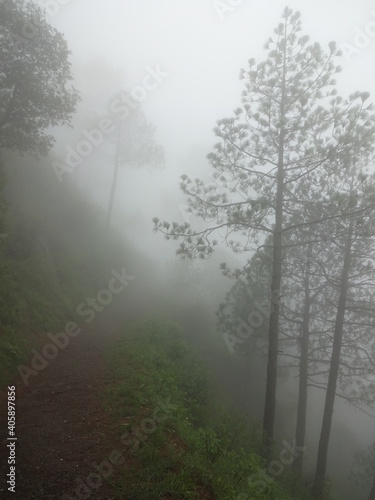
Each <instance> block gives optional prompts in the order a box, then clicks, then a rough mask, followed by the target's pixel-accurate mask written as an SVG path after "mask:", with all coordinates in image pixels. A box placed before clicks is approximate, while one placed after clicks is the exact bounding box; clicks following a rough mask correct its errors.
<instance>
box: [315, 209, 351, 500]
mask: <svg viewBox="0 0 375 500" xmlns="http://www.w3.org/2000/svg"><path fill="white" fill-rule="evenodd" d="M353 226H354V218H353V217H351V219H350V222H349V229H348V236H347V240H346V244H345V254H344V264H343V269H342V274H341V286H340V296H339V301H338V307H337V314H336V322H335V330H334V337H333V346H332V357H331V363H330V370H329V377H328V385H327V392H326V400H325V406H324V413H323V422H322V429H321V433H320V441H319V448H318V458H317V463H316V471H315V478H314V484H313V488H312V494H313V497H314V498H315V499H316V500H321V499H322V498H323V493H324V480H325V476H326V469H327V454H328V444H329V438H330V433H331V424H332V415H333V407H334V402H335V396H336V386H337V377H338V372H339V364H340V355H341V346H342V334H343V326H344V319H345V308H346V297H347V293H348V281H349V270H350V260H351V248H352V238H353Z"/></svg>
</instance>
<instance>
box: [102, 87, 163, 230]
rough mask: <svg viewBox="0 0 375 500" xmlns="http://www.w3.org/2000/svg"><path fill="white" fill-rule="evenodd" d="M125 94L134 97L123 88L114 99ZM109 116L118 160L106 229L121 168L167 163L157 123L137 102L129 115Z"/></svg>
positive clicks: (115, 167) (112, 114) (108, 226)
mask: <svg viewBox="0 0 375 500" xmlns="http://www.w3.org/2000/svg"><path fill="white" fill-rule="evenodd" d="M124 98H125V99H127V100H129V99H130V98H131V97H130V96H129V95H128V94H126V93H124V92H122V93H120V94H119V95H118V96H117V97H115V98H114V99H118V100H119V102H121V100H123V99H124ZM114 99H112V100H111V103H113V102H114ZM111 103H110V107H111ZM134 104H136V103H134ZM108 116H111V119H112V123H113V129H114V132H113V134H112V136H111V137H112V139H113V141H114V143H115V161H114V169H113V177H112V184H111V192H110V196H109V204H108V210H107V217H106V230H107V231H108V230H109V228H110V224H111V217H112V211H113V205H114V199H115V192H116V186H117V179H118V174H119V171H120V168H121V167H123V166H125V165H126V166H133V167H143V166H147V165H153V166H157V167H162V166H164V163H165V157H164V149H163V147H162V146H160V145H158V144H156V142H155V126H154V125H152V124H151V123H150V122H148V121H147V119H146V116H145V114H144V113H143V111H142V110H141V109H140V108H139V105H137V106H134V107H133V109H132V111H131V112H130V113H129V116H127V117H126V118H121V117H120V116H118V115H117V116H116V115H115V114H114V113H113V112H112V113H111V114H110V115H108Z"/></svg>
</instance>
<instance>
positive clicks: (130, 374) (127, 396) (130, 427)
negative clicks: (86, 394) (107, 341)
mask: <svg viewBox="0 0 375 500" xmlns="http://www.w3.org/2000/svg"><path fill="white" fill-rule="evenodd" d="M107 366H108V380H107V391H106V394H105V401H106V404H107V405H108V407H109V408H110V410H111V411H112V413H113V415H114V419H115V420H116V422H117V428H118V435H119V449H120V450H121V452H122V453H123V454H124V456H125V457H126V467H122V473H121V477H120V479H119V481H118V482H117V484H116V486H117V489H118V492H119V498H128V499H131V500H138V499H139V500H141V499H142V500H143V499H145V498H147V499H149V500H152V499H155V500H156V499H160V498H164V499H169V498H170V499H172V498H173V499H177V498H181V499H191V500H193V499H202V498H207V499H222V500H226V499H236V500H240V499H241V500H245V499H254V500H255V499H256V500H263V499H264V500H266V499H267V500H271V499H273V500H276V499H278V500H291V499H295V500H297V499H301V498H302V497H303V495H302V494H301V491H295V492H294V495H291V493H290V491H291V488H290V487H288V481H289V480H290V477H289V473H290V471H289V472H288V470H287V468H286V469H285V471H284V473H283V474H282V476H280V478H279V479H278V480H277V481H272V479H271V477H270V476H265V475H264V474H265V470H266V464H264V463H263V462H262V459H261V458H260V456H259V455H258V454H257V453H256V451H255V450H256V449H257V446H258V445H259V436H258V433H257V432H256V431H254V430H252V431H250V430H249V429H248V428H247V426H245V425H244V422H241V420H240V419H239V418H237V417H236V416H235V415H229V414H228V413H227V412H226V411H225V410H222V409H220V408H214V407H212V405H211V404H210V401H212V399H211V397H210V394H208V393H207V374H206V373H205V370H204V365H203V362H202V361H201V360H199V358H198V357H197V355H195V354H194V353H193V352H192V351H191V350H190V348H189V347H188V346H187V344H186V343H185V342H184V340H183V337H182V333H181V329H180V328H179V326H178V325H177V324H175V323H172V322H169V321H164V320H163V319H148V320H145V321H142V322H139V323H137V324H134V326H133V327H132V328H130V329H127V331H126V333H124V336H123V338H122V339H121V340H120V341H119V342H118V344H117V345H115V346H113V347H112V349H110V350H109V351H108V353H107ZM160 407H162V408H164V410H163V411H162V412H161V414H162V415H163V416H164V417H165V419H164V420H163V421H161V422H157V417H158V415H159V413H158V412H159V410H157V409H158V408H160ZM155 412H156V413H155ZM246 429H247V430H246ZM265 477H266V480H267V477H268V478H269V480H267V483H266V482H265V479H264V478H265ZM304 498H305V499H307V498H308V497H307V496H305V497H304Z"/></svg>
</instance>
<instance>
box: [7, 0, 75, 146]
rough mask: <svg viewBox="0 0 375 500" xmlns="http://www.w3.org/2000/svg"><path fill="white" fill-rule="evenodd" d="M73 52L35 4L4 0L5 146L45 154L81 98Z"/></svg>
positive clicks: (67, 122) (68, 122) (21, 0)
mask: <svg viewBox="0 0 375 500" xmlns="http://www.w3.org/2000/svg"><path fill="white" fill-rule="evenodd" d="M69 55H70V51H69V50H68V48H67V43H66V41H65V39H64V37H63V36H62V35H61V34H60V33H59V32H58V31H56V29H55V28H53V27H52V26H50V25H49V24H47V22H46V20H45V16H44V13H43V11H42V9H40V7H38V6H37V5H36V4H35V3H34V2H25V1H23V0H17V1H14V0H4V1H3V2H0V148H5V149H9V150H12V151H18V152H22V153H23V152H28V153H35V154H45V153H46V152H47V151H48V150H49V149H50V148H51V147H52V145H53V143H54V139H53V137H52V136H51V135H49V134H48V133H47V132H46V130H47V128H48V127H51V126H56V125H64V124H65V125H66V124H68V125H69V124H70V119H71V117H72V114H73V113H74V111H75V107H76V104H77V102H78V100H79V97H78V92H77V91H76V90H75V88H74V87H72V86H71V85H69V82H70V80H71V79H72V77H71V73H70V63H69V61H68V58H69Z"/></svg>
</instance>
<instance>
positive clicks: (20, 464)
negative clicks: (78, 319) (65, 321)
mask: <svg viewBox="0 0 375 500" xmlns="http://www.w3.org/2000/svg"><path fill="white" fill-rule="evenodd" d="M119 325H120V323H119V322H118V321H117V322H116V320H115V319H114V318H113V316H111V314H110V313H109V311H108V312H107V313H105V312H102V313H100V314H98V317H97V318H96V319H95V321H94V322H93V323H92V324H91V325H87V326H86V328H85V329H83V331H82V332H81V333H80V334H79V335H78V336H77V337H76V338H74V339H73V338H72V339H71V340H70V343H69V345H68V346H67V348H65V349H64V350H60V351H59V354H58V356H57V357H56V358H55V359H53V360H51V361H49V364H48V366H47V368H45V369H44V370H43V371H41V372H40V373H39V374H38V376H35V377H34V376H31V377H30V379H29V380H30V383H29V385H28V386H27V387H26V386H25V385H24V383H23V382H22V379H21V377H20V376H17V378H16V380H14V381H13V382H12V383H13V385H15V386H16V436H17V446H16V493H11V492H9V491H8V486H9V485H7V483H6V481H7V478H6V474H7V472H9V466H8V464H7V457H8V448H7V440H6V438H7V418H6V417H7V415H6V411H7V393H6V391H2V392H1V394H0V422H1V450H0V460H1V464H0V466H1V482H0V498H1V499H2V498H4V499H7V498H12V499H17V500H18V499H19V500H34V499H35V500H42V499H46V500H47V499H48V500H52V499H63V498H65V500H68V499H69V498H70V499H74V500H76V499H78V498H79V499H82V498H84V499H86V498H90V499H93V500H94V499H103V500H111V499H114V498H115V493H114V491H113V489H112V487H111V485H110V481H111V480H113V478H114V477H115V475H116V474H117V473H119V472H120V467H124V466H125V465H121V466H117V467H116V468H114V469H113V473H112V475H110V477H109V478H108V480H106V479H104V478H103V477H102V476H99V475H98V474H97V471H96V469H95V467H94V464H101V463H103V461H106V460H108V457H109V455H110V453H111V452H112V451H113V450H115V449H117V448H118V447H119V443H118V437H116V433H115V425H114V422H113V421H112V420H111V417H110V415H109V414H108V413H107V412H106V411H105V408H104V406H103V404H102V401H101V393H102V391H103V389H104V385H105V369H104V365H103V349H104V348H105V346H106V345H108V343H109V342H112V341H113V340H114V339H115V338H116V336H117V334H118V333H119V330H120V326H119ZM45 338H46V343H47V342H48V338H47V337H46V336H45ZM27 366H30V363H29V364H28V365H27ZM90 474H91V476H90ZM100 482H102V484H101V485H100ZM83 483H84V484H85V485H86V487H85V486H83ZM88 483H89V484H91V487H90V486H87V485H88ZM79 486H80V488H79ZM77 488H78V489H77ZM64 495H66V496H64ZM117 498H118V497H117Z"/></svg>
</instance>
